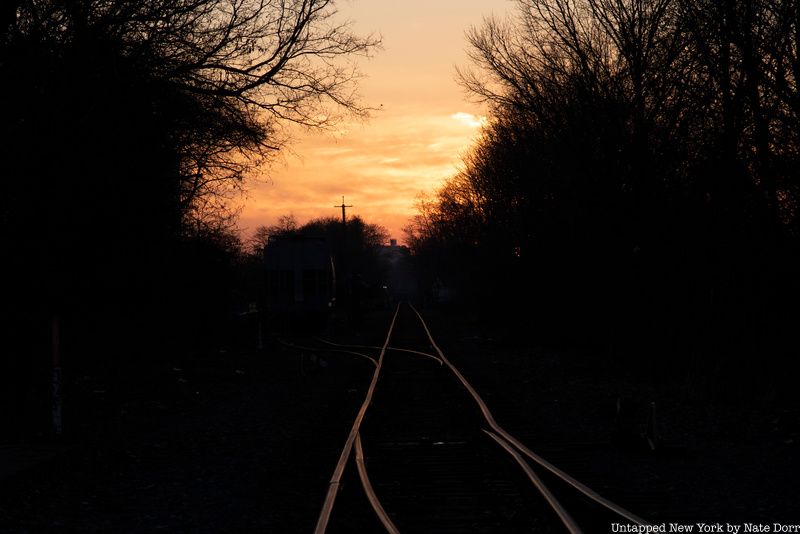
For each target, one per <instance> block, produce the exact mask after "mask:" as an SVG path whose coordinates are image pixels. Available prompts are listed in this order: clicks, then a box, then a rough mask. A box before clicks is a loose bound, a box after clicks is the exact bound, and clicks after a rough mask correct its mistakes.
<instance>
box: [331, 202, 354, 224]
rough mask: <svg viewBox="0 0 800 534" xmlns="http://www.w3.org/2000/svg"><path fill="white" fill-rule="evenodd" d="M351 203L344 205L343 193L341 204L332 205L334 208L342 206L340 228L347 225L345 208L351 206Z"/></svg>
mask: <svg viewBox="0 0 800 534" xmlns="http://www.w3.org/2000/svg"><path fill="white" fill-rule="evenodd" d="M352 207H353V206H352V205H345V203H344V195H342V204H341V206H334V208H342V228H346V227H347V217H346V215H345V208H352Z"/></svg>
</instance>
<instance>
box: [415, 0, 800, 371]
mask: <svg viewBox="0 0 800 534" xmlns="http://www.w3.org/2000/svg"><path fill="white" fill-rule="evenodd" d="M515 4H516V14H515V16H513V17H512V18H509V19H506V20H499V19H496V18H489V19H486V20H485V21H484V22H483V24H482V25H480V26H477V27H473V28H471V29H470V30H469V31H468V33H467V40H468V43H469V54H470V59H471V64H470V66H469V67H467V68H462V69H460V70H459V73H458V74H459V79H460V81H461V83H462V85H463V86H464V87H465V88H466V90H467V91H468V92H469V93H470V94H471V95H473V96H474V97H476V98H477V99H478V100H480V101H483V102H485V103H487V104H488V106H489V108H490V110H491V118H490V120H489V123H488V125H487V126H486V127H485V128H484V129H483V132H482V134H481V136H480V138H479V140H478V141H477V142H476V143H475V144H474V146H473V147H472V149H471V150H470V152H469V153H468V154H467V155H466V156H465V157H464V160H463V165H462V168H461V169H460V171H459V172H458V173H457V174H456V175H455V176H453V177H452V178H450V179H449V180H447V181H446V183H445V184H444V185H443V186H442V187H441V188H440V189H439V190H438V191H436V192H435V193H434V194H433V195H429V196H428V197H425V198H423V199H422V200H421V201H420V203H419V210H418V216H417V217H416V219H415V221H414V223H413V224H412V225H411V227H410V228H409V229H408V233H409V240H410V242H411V244H412V245H413V248H414V249H415V250H416V252H417V255H418V258H419V261H420V262H421V264H422V265H423V266H425V270H426V272H427V273H428V274H427V276H428V278H429V279H432V278H435V277H437V276H438V277H443V278H444V279H445V282H446V283H449V284H450V285H451V286H456V287H461V288H462V289H463V290H464V291H463V292H462V293H463V294H464V295H470V296H471V298H473V299H474V300H475V303H476V305H485V304H487V303H497V302H500V303H505V304H508V305H511V304H515V305H516V306H522V307H523V308H524V309H528V310H530V311H531V313H530V314H529V315H528V317H529V318H530V319H531V320H532V322H533V323H534V324H536V325H539V326H540V331H541V333H542V334H543V335H545V336H549V337H550V339H551V340H553V341H557V342H564V341H568V342H570V343H575V342H578V343H585V344H590V345H593V346H598V347H605V348H607V349H608V350H609V351H612V352H615V353H623V354H629V355H634V354H635V355H636V358H635V360H636V361H637V362H640V363H641V362H642V361H647V362H650V363H649V364H648V365H655V366H656V368H659V369H662V368H663V369H668V370H672V369H676V368H677V369H681V370H685V369H690V368H694V369H699V370H701V371H702V373H700V374H707V375H709V376H710V375H714V376H716V377H717V378H719V377H722V376H725V377H739V378H742V379H748V378H754V377H762V376H763V374H764V369H765V368H767V367H777V368H779V369H781V370H785V369H786V368H787V366H790V367H791V368H794V363H793V358H790V357H789V354H790V353H791V346H792V341H791V338H792V331H793V328H794V325H796V321H797V319H798V314H797V311H796V308H797V306H796V302H797V298H798V297H799V296H800V293H798V290H799V289H800V285H799V284H798V281H799V280H798V274H797V273H798V266H800V264H798V257H799V256H798V243H799V242H798V238H800V217H798V215H800V214H799V213H798V201H799V200H800V176H799V175H798V169H799V168H800V167H798V163H800V114H799V113H800V92H798V86H797V80H798V76H800V56H798V54H799V53H800V3H798V2H796V1H793V0H788V1H783V0H781V1H777V0H724V1H705V0H515ZM464 266H466V268H464ZM660 354H661V355H669V357H668V358H666V357H665V358H659V357H658V356H659V355H660ZM659 362H660V363H659ZM676 364H677V365H676ZM707 370H714V373H705V371H707ZM781 372H782V371H781ZM769 374H770V376H769V377H767V378H764V380H765V381H767V382H769V381H771V380H773V379H774V378H775V376H776V375H779V374H780V372H778V373H775V372H774V369H773V370H772V371H771V372H770V373H769Z"/></svg>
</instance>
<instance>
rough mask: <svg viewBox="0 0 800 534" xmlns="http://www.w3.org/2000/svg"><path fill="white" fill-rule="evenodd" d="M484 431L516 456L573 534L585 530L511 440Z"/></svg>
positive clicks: (518, 462) (579, 533) (578, 533)
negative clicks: (513, 445) (512, 444)
mask: <svg viewBox="0 0 800 534" xmlns="http://www.w3.org/2000/svg"><path fill="white" fill-rule="evenodd" d="M483 431H484V432H485V433H486V434H487V435H488V436H489V437H490V438H492V439H493V440H495V441H496V442H497V444H498V445H500V446H501V447H503V449H505V451H506V452H507V453H508V454H510V455H511V456H512V457H513V458H514V460H516V461H517V464H519V466H520V467H521V468H522V470H523V471H525V474H526V475H528V478H529V479H530V481H531V482H532V483H533V485H534V486H536V489H538V490H539V493H541V494H542V497H544V499H545V500H546V501H547V503H548V504H549V505H550V507H551V508H552V509H553V510H555V512H556V514H557V515H558V518H559V519H561V522H562V523H563V524H564V526H565V527H566V528H567V530H568V531H569V532H570V533H571V534H581V533H582V532H583V531H582V530H581V528H580V527H579V526H578V524H577V523H575V520H574V519H572V516H571V515H569V512H567V510H566V508H564V506H563V505H562V504H561V503H560V502H558V499H556V497H555V495H553V493H552V492H551V491H550V489H549V488H548V487H547V486H545V484H544V482H542V479H540V478H539V477H538V475H536V473H534V471H533V469H531V466H530V465H528V462H526V461H525V459H524V458H523V457H522V455H521V454H520V453H519V452H517V450H516V449H514V447H512V446H511V444H510V443H509V442H507V441H506V440H504V439H503V438H501V437H500V436H498V435H497V434H495V433H494V432H490V431H488V430H486V429H484V430H483Z"/></svg>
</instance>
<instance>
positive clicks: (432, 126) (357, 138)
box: [239, 0, 509, 242]
mask: <svg viewBox="0 0 800 534" xmlns="http://www.w3.org/2000/svg"><path fill="white" fill-rule="evenodd" d="M431 4H433V3H432V2H423V1H421V0H411V1H407V2H404V3H402V4H400V3H397V2H394V3H393V2H391V0H370V1H369V2H367V0H353V1H350V2H346V3H345V4H341V5H340V12H341V15H342V16H344V17H345V18H348V19H351V20H353V21H354V24H355V29H356V31H358V32H360V33H362V34H367V33H371V32H375V33H380V34H381V35H382V36H383V44H384V50H383V51H381V52H379V53H378V54H377V55H376V57H374V58H372V59H371V60H367V61H362V62H361V63H360V67H361V70H362V71H363V73H364V74H365V75H366V78H364V79H363V80H361V83H360V84H359V92H360V93H361V94H362V96H363V102H364V103H365V104H366V105H368V106H370V107H375V108H379V111H377V112H375V113H374V114H373V116H372V117H371V118H370V119H369V120H368V121H367V122H365V123H359V122H346V123H343V124H340V125H338V126H337V129H336V132H335V133H307V134H305V135H304V136H303V137H302V138H299V139H298V141H297V142H295V143H293V144H292V145H291V146H290V147H289V152H290V153H288V154H284V155H283V158H282V161H279V162H276V163H274V164H273V165H272V166H271V167H270V168H268V169H264V170H263V174H264V175H266V176H268V177H269V180H262V181H260V182H259V183H254V184H251V185H252V188H251V190H250V192H249V194H248V198H247V199H246V201H245V203H244V206H243V208H242V213H241V217H240V222H239V226H240V228H241V229H242V234H243V235H244V236H249V235H251V234H252V232H253V230H254V229H255V228H256V227H258V226H260V225H271V224H274V223H275V222H277V220H278V218H279V217H280V216H282V215H294V217H295V218H296V219H297V221H298V222H299V223H301V224H302V223H304V222H306V221H308V220H309V219H312V218H317V217H325V216H337V213H339V214H340V213H341V212H337V211H336V209H335V208H334V207H333V206H334V205H336V204H340V203H341V197H342V195H344V196H345V200H346V202H347V204H352V205H353V208H350V209H349V210H348V215H360V216H361V217H362V218H363V219H364V220H365V221H366V222H368V223H375V224H380V225H382V226H385V227H386V228H387V229H388V230H389V233H390V236H391V237H392V238H396V239H398V241H400V242H402V241H403V240H404V236H403V234H402V228H403V227H404V226H406V225H407V224H408V222H409V221H410V218H411V217H412V216H413V215H414V213H415V209H414V206H415V202H416V199H417V197H418V195H419V193H420V192H430V191H432V190H434V189H435V188H436V187H437V186H438V185H439V184H441V183H442V181H443V180H444V179H446V178H448V177H450V176H452V175H453V174H455V173H456V172H457V169H458V165H459V162H460V157H461V156H462V155H463V154H464V153H465V152H466V151H467V150H468V149H469V147H470V145H471V142H472V141H473V140H474V138H475V136H476V134H477V133H478V132H479V128H480V126H481V125H482V124H483V122H484V121H485V118H484V117H483V113H484V110H482V109H481V107H480V106H479V105H477V104H475V103H472V102H470V101H469V100H468V99H467V98H466V96H465V95H464V93H463V90H462V89H461V88H460V86H458V84H457V83H456V81H455V66H456V65H464V64H466V63H467V58H466V54H465V53H464V49H465V48H466V41H465V38H464V32H465V31H466V30H467V29H468V28H469V27H470V26H471V25H478V24H480V23H481V21H482V19H483V17H485V16H488V15H490V14H492V12H494V13H496V14H501V13H503V12H504V11H506V10H507V8H508V6H509V2H508V1H507V0H487V1H478V0H461V1H459V0H440V1H439V2H437V3H435V4H433V5H431Z"/></svg>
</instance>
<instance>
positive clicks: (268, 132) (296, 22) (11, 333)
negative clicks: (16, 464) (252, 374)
mask: <svg viewBox="0 0 800 534" xmlns="http://www.w3.org/2000/svg"><path fill="white" fill-rule="evenodd" d="M378 45H379V42H378V40H377V39H376V38H374V37H372V36H363V37H362V36H359V35H356V34H355V33H354V32H353V31H352V29H351V27H350V24H349V23H347V22H342V21H341V19H340V18H338V17H337V12H336V8H335V3H334V1H332V0H282V1H279V2H275V1H259V0H142V1H137V2H130V1H127V0H10V1H6V2H4V3H3V7H2V11H0V80H2V83H0V106H1V107H2V115H3V120H2V121H0V133H2V139H3V142H2V143H0V162H1V163H0V164H1V165H2V178H1V179H2V186H3V192H2V194H0V246H1V247H2V251H3V258H4V261H3V263H4V266H5V267H6V268H5V269H4V271H5V272H6V277H7V278H6V284H4V285H5V286H6V291H5V292H4V297H3V299H0V300H2V302H0V323H2V325H3V326H2V327H0V328H2V336H0V337H2V338H3V339H4V343H5V344H6V345H7V346H8V347H9V349H8V351H7V353H6V354H7V355H6V356H5V357H4V358H3V361H2V365H3V367H2V368H0V374H2V375H3V377H4V382H3V384H2V385H3V386H4V387H3V388H2V389H4V391H7V392H9V393H8V395H9V398H19V397H24V396H25V395H27V393H25V392H20V391H17V389H16V388H17V387H20V388H23V389H24V388H25V387H27V386H26V384H29V383H30V380H29V379H30V377H32V376H33V375H37V376H38V374H37V373H40V371H42V369H41V368H42V367H44V368H46V367H47V366H48V365H49V361H48V357H49V356H48V354H49V351H50V348H49V345H50V328H51V327H50V323H51V319H52V318H54V317H57V318H59V320H60V321H61V322H62V323H63V324H62V332H63V334H62V336H61V338H62V339H61V341H62V344H63V350H64V351H65V354H69V358H71V360H70V361H71V366H72V367H71V368H72V369H73V372H77V371H74V370H75V369H76V367H77V365H78V364H79V363H80V362H85V361H89V360H91V361H93V362H94V363H92V364H91V365H92V366H93V367H92V369H97V368H98V367H100V366H101V365H108V366H111V367H114V366H117V365H121V364H122V363H123V362H124V361H128V360H131V358H129V356H131V355H133V356H134V357H133V358H132V360H133V361H134V362H138V361H143V359H147V358H150V357H155V356H156V354H157V353H162V354H163V352H164V351H167V352H168V350H167V349H166V348H165V347H167V346H169V344H170V343H182V342H183V341H187V340H194V341H193V342H192V343H194V342H196V343H197V344H198V345H199V346H201V347H202V346H203V342H202V337H203V335H204V334H205V333H207V332H208V331H209V330H208V328H207V326H208V325H213V324H215V317H217V316H218V314H219V313H224V311H225V310H226V306H228V305H229V298H230V295H231V291H230V289H231V287H230V284H231V283H232V282H231V279H232V277H234V275H233V274H231V269H232V265H233V263H234V262H235V261H236V254H235V251H236V250H238V248H237V247H238V244H237V238H236V236H235V235H234V234H233V231H232V230H233V223H234V222H235V216H236V209H235V203H232V202H231V201H232V200H236V199H237V198H238V195H240V193H241V192H242V190H243V188H244V187H245V183H246V179H247V178H248V176H251V175H252V174H253V171H254V170H256V169H257V168H259V165H261V164H262V163H264V162H265V161H268V160H269V159H270V158H271V157H272V155H274V154H275V153H276V151H278V150H279V149H281V148H282V147H283V146H284V145H285V143H286V141H287V136H286V134H285V128H286V126H287V125H288V124H299V125H302V126H305V127H309V128H325V127H327V126H328V125H329V124H333V123H335V122H336V121H337V120H338V119H340V118H341V117H343V116H345V115H353V114H355V115H363V114H365V113H367V111H368V110H367V108H366V107H365V106H364V105H363V104H362V103H361V102H360V101H359V99H358V95H357V93H356V91H355V89H356V85H355V84H356V81H357V79H358V77H359V72H358V69H357V67H356V65H355V64H354V59H355V58H356V57H358V56H364V55H369V54H370V53H371V52H372V51H373V50H374V49H375V47H376V46H378ZM262 168H263V167H262ZM220 310H223V311H222V312H220ZM178 334H180V335H178ZM176 337H180V338H182V341H180V342H178V341H175V339H176ZM198 340H199V341H198ZM90 355H94V356H93V357H90ZM132 365H134V366H135V365H136V364H135V363H134V364H132ZM6 378H7V379H8V380H10V381H11V382H10V384H13V385H14V387H13V388H11V387H9V388H6V387H5V379H6ZM4 395H5V393H4ZM2 400H3V401H4V402H3V404H4V405H8V403H7V402H5V401H7V400H8V399H6V398H5V396H4V397H3V399H2ZM9 402H10V401H9Z"/></svg>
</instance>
